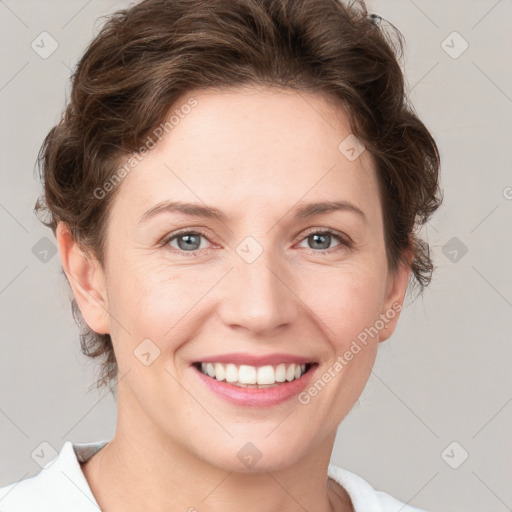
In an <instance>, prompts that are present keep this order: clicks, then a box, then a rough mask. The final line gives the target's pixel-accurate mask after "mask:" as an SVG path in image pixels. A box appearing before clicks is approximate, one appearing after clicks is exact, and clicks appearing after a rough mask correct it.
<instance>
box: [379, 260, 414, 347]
mask: <svg viewBox="0 0 512 512" xmlns="http://www.w3.org/2000/svg"><path fill="white" fill-rule="evenodd" d="M410 262H411V260H410V258H409V255H408V257H407V263H406V262H400V263H399V266H398V268H397V270H396V272H395V273H394V274H393V275H392V276H391V275H390V277H389V282H388V289H387V294H386V299H385V301H384V310H383V311H382V314H381V318H382V320H383V322H384V323H385V326H384V328H383V329H382V330H380V333H379V341H385V340H387V339H388V338H389V337H390V336H391V335H392V334H393V332H394V330H395V328H396V325H397V323H398V318H399V317H400V312H401V310H402V305H403V303H404V299H405V294H406V291H407V286H408V284H409V278H410V275H411V266H410Z"/></svg>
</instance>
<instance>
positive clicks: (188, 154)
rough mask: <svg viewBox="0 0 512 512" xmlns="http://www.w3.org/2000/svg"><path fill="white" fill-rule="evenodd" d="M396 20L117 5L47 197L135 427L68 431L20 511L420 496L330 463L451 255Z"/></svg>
mask: <svg viewBox="0 0 512 512" xmlns="http://www.w3.org/2000/svg"><path fill="white" fill-rule="evenodd" d="M395 34H396V35H397V36H398V38H397V40H396V46H395V45H394V44H393V43H392V40H391V39H390V38H389V37H388V36H387V35H386V33H385V32H384V31H383V30H382V29H381V28H380V23H378V18H377V17H375V16H373V15H368V13H367V11H366V8H365V6H364V4H363V3H362V2H360V3H357V4H355V5H351V6H347V5H345V4H342V3H340V2H336V1H335V0H293V1H289V0H241V1H237V2H233V1H232V0H213V1H212V0H209V1H208V2H205V1H198V0H173V1H170V2H165V1H163V0H146V1H143V2H141V3H139V4H137V5H135V6H133V7H132V8H130V9H128V10H125V11H120V12H118V13H116V14H114V15H113V16H112V17H111V19H110V20H109V21H108V23H107V24H106V25H105V26H104V28H103V29H102V30H101V32H100V33H99V34H98V36H97V37H96V38H95V39H94V40H93V41H92V43H91V44H90V46H89V47H88V49H87V51H86V52H85V54H84V56H83V57H82V59H81V61H80V63H79V65H78V67H77V69H76V71H75V73H74V76H73V88H72V93H71V97H70V100H69V104H68V106H67V109H66V111H65V113H64V115H63V118H62V120H61V122H60V123H59V124H58V125H57V126H55V127H54V128H53V129H52V130H51V131H50V133H49V134H48V136H47V137H46V139H45V141H44V144H43V146H42V148H41V153H40V163H41V171H42V179H43V181H44V197H43V198H42V200H41V201H39V202H38V204H37V205H36V210H37V211H38V212H47V213H48V214H49V218H48V219H47V220H46V221H45V224H46V225H48V226H50V227H51V228H52V230H53V232H54V234H55V235H56V238H57V242H58V246H59V253H60V258H61V262H62V266H63V269H64V272H65V274H66V276H67V279H68V281H69V284H70V285H71V288H72V290H73V293H74V298H75V299H74V302H73V305H74V312H75V314H76V317H77V319H78V320H79V321H80V322H81V323H82V325H83V327H84V329H85V330H84V332H83V334H82V337H81V341H82V347H83V350H84V352H85V353H86V354H88V355H89V356H91V357H98V358H101V359H102V366H101V375H100V377H99V379H98V386H109V387H110V389H111V390H112V391H113V392H114V394H115V395H116V397H117V401H118V421H117V427H116V432H115V436H114V438H113V439H112V440H110V442H106V441H101V442H98V443H90V444H82V445H80V444H74V445H73V444H72V443H71V442H70V441H68V442H66V443H65V445H64V447H63V448H62V450H61V452H60V454H59V456H58V457H57V458H56V459H54V460H53V461H51V463H49V464H48V465H47V466H46V467H45V468H44V469H43V471H41V472H40V473H39V474H38V475H37V476H36V477H34V478H30V479H27V480H24V481H22V482H20V483H18V484H12V485H10V486H7V487H5V488H4V489H2V490H1V492H2V494H0V498H1V501H0V504H1V507H2V510H3V511H5V512H10V511H18V510H20V511H21V510H38V511H43V510H48V511H49V510H52V511H53V512H55V511H61V510H62V511H64V510H74V511H85V510H98V509H101V510H103V511H105V512H110V511H115V510H123V511H125V512H129V511H132V510H133V511H135V510H152V511H160V510H162V511H163V510H165V511H167V512H168V511H182V510H188V511H194V510H198V511H220V510H222V511H224V512H226V511H234V510H239V509H242V508H243V509H244V510H250V511H252V510H254V511H256V510H258V511H260V510H265V511H292V510H293V511H295V510H309V511H318V512H327V511H336V512H341V511H343V512H348V511H357V512H359V511H361V512H363V511H364V512H370V511H375V512H377V511H391V510H399V509H400V510H402V511H404V512H406V511H417V510H419V509H418V508H414V507H412V506H408V505H405V504H404V503H402V502H400V501H399V500H397V499H395V498H393V497H391V496H390V495H388V494H386V493H384V492H379V491H376V490H374V489H373V488H372V486H371V485H370V484H369V483H368V482H366V481H365V480H363V479H362V478H361V477H359V476H358V475H355V474H353V473H351V472H349V471H347V470H345V469H342V468H339V467H337V466H335V465H332V464H329V461H330V456H331V452H332V448H333V444H334V440H335V436H336V431H337V427H338V425H339V424H340V422H341V421H342V420H343V418H344V417H345V416H346V415H347V414H348V412H349V411H350V409H351V408H352V406H353V405H354V403H355V402H356V400H357V398H358V397H359V396H360V394H361V392H362V391H363V389H364V386H365V384H366V382H367V380H368V377H369V374H370V372H371V369H372V366H373V363H374V360H375V356H376V352H377V348H378V344H379V342H382V341H385V340H386V339H388V338H389V337H390V335H391V334H392V333H393V331H394V329H395V327H396V324H397V321H398V318H399V314H400V309H401V306H402V303H403V301H404V297H405V294H406V291H407V288H408V285H409V283H410V282H412V283H416V284H418V285H419V287H420V289H421V288H423V287H424V286H425V285H427V284H428V282H429V280H430V275H431V272H432V263H431V261H430V258H429V251H428V246H427V245H426V244H425V242H423V241H422V240H421V239H420V238H419V237H418V236H417V230H418V229H419V228H420V227H421V225H422V224H424V223H425V222H426V221H427V220H428V219H429V218H430V216H431V214H432V213H433V212H434V211H435V210H436V208H437V207H438V206H439V204H440V200H441V199H440V191H439V187H438V169H439V155H438V151H437V147H436V144H435V142H434V140H433V139H432V137H431V135H430V133H429V132H428V130H427V129H426V127H425V126H424V125H423V123H422V122H421V121H420V120H419V119H418V118H417V116H416V115H415V114H414V112H413V110H412V107H410V106H408V104H407V102H406V98H405V96H404V82H403V76H402V72H401V70H400V66H399V64H398V62H397V50H399V49H401V44H402V43H401V39H400V34H399V33H398V32H395ZM72 484H74V485H72Z"/></svg>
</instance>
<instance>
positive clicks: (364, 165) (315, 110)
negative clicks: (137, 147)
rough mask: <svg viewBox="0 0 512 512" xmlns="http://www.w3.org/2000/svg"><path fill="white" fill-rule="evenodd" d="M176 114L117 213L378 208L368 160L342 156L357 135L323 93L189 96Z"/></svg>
mask: <svg viewBox="0 0 512 512" xmlns="http://www.w3.org/2000/svg"><path fill="white" fill-rule="evenodd" d="M191 98H193V103H191V102H190V99H191ZM190 104H194V105H195V106H194V107H192V108H182V107H183V105H190ZM170 116H174V117H173V123H172V126H173V127H172V129H170V130H169V131H168V133H167V134H164V136H163V138H162V139H161V141H159V142H158V143H157V144H156V146H154V147H153V148H152V149H151V150H150V151H149V152H148V153H147V154H146V156H144V158H143V159H141V161H140V162H139V163H138V164H137V165H136V166H135V167H134V168H133V170H132V171H131V172H130V173H129V175H128V176H127V177H126V178H125V179H124V180H123V182H122V184H121V187H122V189H123V190H121V191H120V194H119V202H120V203H121V204H120V206H122V207H123V206H124V207H127V206H128V205H129V206H130V209H131V210H132V211H137V212H140V211H141V210H143V209H145V208H147V207H150V206H151V205H154V204H155V203H158V202H160V201H164V200H169V199H174V200H189V201H194V202H198V201H201V202H204V203H206V204H210V205H212V206H218V205H222V208H223V210H229V204H230V203H234V202H235V203H237V204H245V205H246V206H249V205H251V206H254V207H257V208H258V209H262V208H263V209H265V208H267V207H271V205H276V204H282V205H283V206H285V205H289V206H291V204H293V203H296V202H298V201H300V200H302V198H303V200H304V201H306V200H342V199H346V198H347V196H350V197H351V198H352V199H357V200H359V201H360V202H361V203H362V204H363V205H366V208H369V209H370V210H371V209H374V208H375V197H374V196H375V194H377V184H376V175H375V171H374V168H373V161H372V158H371V155H369V154H368V152H367V151H363V153H362V154H361V155H360V156H359V158H356V159H355V160H349V159H348V158H347V156H346V154H345V153H343V152H342V151H340V144H342V143H343V141H345V140H346V139H347V137H349V136H351V132H350V126H349V122H348V118H347V117H346V115H345V114H344V112H343V110H342V108H340V106H337V105H336V104H335V103H333V101H332V100H329V99H328V98H326V97H324V96H321V95H317V94H310V93H304V92H296V91H290V90H276V89H268V88H256V87H253V88H244V89H224V90H206V91H204V90H203V91H192V92H190V93H188V94H187V95H184V96H183V97H182V99H181V100H179V101H177V102H176V103H175V105H174V106H173V108H172V109H171V112H170V114H169V117H170ZM177 120H178V121H179V122H176V121H177ZM349 140H350V139H349ZM343 147H344V146H343ZM377 199H378V198H377ZM116 201H117V198H116ZM377 202H378V201H377ZM290 203H291V204H290Z"/></svg>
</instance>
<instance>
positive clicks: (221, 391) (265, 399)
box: [192, 365, 317, 407]
mask: <svg viewBox="0 0 512 512" xmlns="http://www.w3.org/2000/svg"><path fill="white" fill-rule="evenodd" d="M192 368H193V369H194V370H195V372H196V373H197V375H198V376H199V378H200V379H201V380H202V381H203V382H204V383H205V384H206V385H207V386H208V388H209V389H210V391H213V392H214V393H215V394H216V395H218V396H220V397H221V398H224V399H225V400H227V401H228V402H231V403H233V404H236V405H242V406H250V407H268V406H269V405H277V404H280V403H283V402H285V401H286V400H289V399H290V398H293V397H294V396H296V395H298V394H299V393H300V392H301V391H302V390H303V389H304V388H305V387H306V386H307V385H308V384H309V382H310V380H311V376H312V375H313V373H314V371H315V370H316V368H317V365H314V366H312V367H311V368H310V369H309V370H308V371H307V372H306V373H305V374H304V375H302V377H300V378H299V379H295V380H292V381H291V382H283V383H281V384H278V385H276V386H275V387H272V388H242V387H240V386H233V385H232V384H229V383H227V382H226V381H218V380H216V379H214V378H212V377H209V376H207V375H205V374H204V373H202V372H201V370H199V369H198V368H196V367H195V366H193V367H192Z"/></svg>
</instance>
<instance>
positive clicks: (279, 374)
mask: <svg viewBox="0 0 512 512" xmlns="http://www.w3.org/2000/svg"><path fill="white" fill-rule="evenodd" d="M304 366H306V365H304ZM285 380H286V365H285V364H284V363H282V364H278V365H277V368H276V382H284V381H285Z"/></svg>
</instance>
